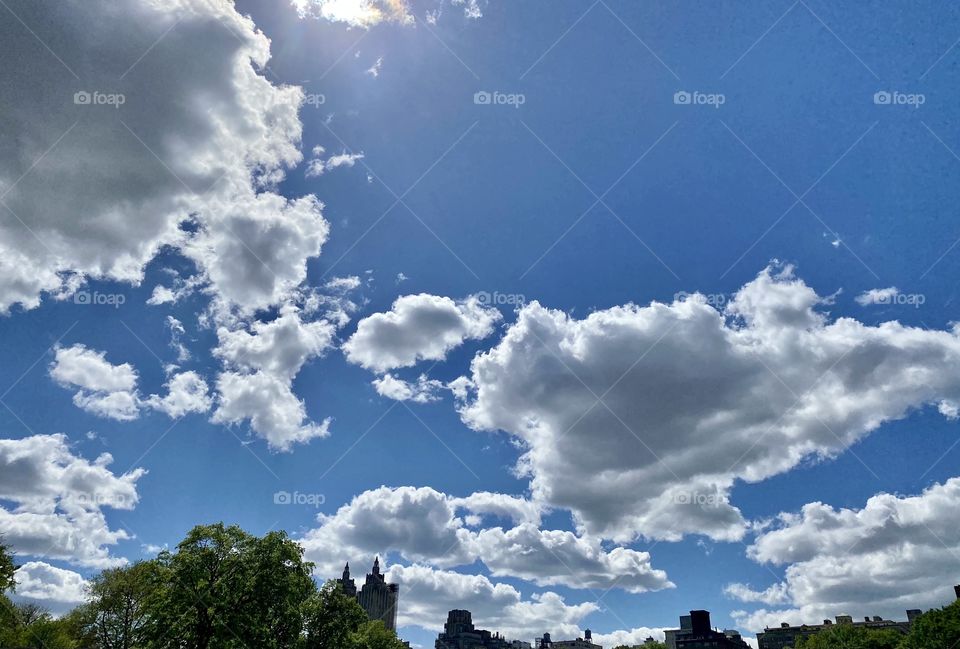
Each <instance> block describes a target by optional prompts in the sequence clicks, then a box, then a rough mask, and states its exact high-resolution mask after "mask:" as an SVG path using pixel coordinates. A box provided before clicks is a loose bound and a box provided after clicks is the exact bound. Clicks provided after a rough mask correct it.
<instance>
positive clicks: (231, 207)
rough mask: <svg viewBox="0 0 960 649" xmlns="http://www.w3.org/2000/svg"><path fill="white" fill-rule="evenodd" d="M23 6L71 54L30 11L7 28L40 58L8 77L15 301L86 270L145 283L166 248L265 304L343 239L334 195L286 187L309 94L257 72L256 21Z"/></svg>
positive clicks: (207, 12)
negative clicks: (336, 233) (331, 233)
mask: <svg viewBox="0 0 960 649" xmlns="http://www.w3.org/2000/svg"><path fill="white" fill-rule="evenodd" d="M10 9H11V11H12V12H15V13H16V14H17V15H18V16H19V17H20V18H21V19H22V21H23V23H25V24H27V25H34V26H37V25H40V26H42V30H41V31H42V41H43V42H45V43H49V44H51V47H52V49H53V50H54V51H55V53H56V56H53V55H52V54H51V52H48V51H46V50H45V48H44V46H43V44H42V43H41V39H38V38H37V37H36V36H35V35H34V34H33V33H31V31H30V30H28V29H26V28H24V25H23V24H21V22H20V21H17V20H8V21H4V22H3V23H2V25H0V41H2V42H3V43H4V45H5V48H6V49H7V50H9V51H12V52H17V54H18V56H20V57H22V58H24V59H28V60H31V61H32V62H33V64H32V65H30V66H27V67H20V68H16V69H11V70H9V71H8V72H9V73H8V74H7V75H6V77H5V82H4V83H3V84H2V87H0V105H3V106H4V120H5V124H6V126H7V127H8V129H9V130H10V131H11V132H16V133H18V137H17V139H16V141H15V142H13V143H12V146H8V147H6V148H4V150H3V153H2V154H0V191H3V193H4V202H5V204H6V205H8V206H9V208H10V209H11V210H12V211H13V212H14V213H16V214H17V216H18V219H14V220H5V221H3V225H0V311H6V310H7V309H8V308H9V307H10V306H11V305H13V304H16V303H19V304H21V305H23V307H25V308H32V307H36V306H37V305H38V304H39V302H40V298H41V296H42V294H43V293H44V292H50V293H53V294H62V293H63V292H69V291H70V290H75V289H76V287H78V286H79V285H80V284H81V281H80V280H82V279H84V278H98V279H109V280H117V281H121V282H129V283H133V284H135V283H138V282H139V281H140V280H141V279H142V278H143V269H144V266H145V265H146V264H147V262H149V261H150V260H151V259H152V258H153V257H154V256H155V255H156V253H157V252H158V251H159V250H160V249H161V248H162V247H163V246H170V247H171V248H172V249H174V250H177V251H179V252H181V253H183V254H185V255H186V256H188V257H189V258H190V259H191V260H192V261H193V262H195V263H196V265H197V267H198V269H199V273H200V276H201V277H202V278H203V281H204V282H205V283H206V285H207V290H208V291H209V292H210V293H212V294H213V295H214V297H215V298H216V299H217V300H219V301H221V302H222V303H223V305H224V306H225V308H234V307H235V308H237V309H239V310H240V311H243V312H245V313H250V312H252V311H253V310H254V309H257V308H263V307H266V306H269V305H272V304H276V303H278V302H279V301H281V299H282V298H283V296H285V295H286V294H288V293H289V292H290V291H292V290H294V289H295V288H296V287H297V285H299V284H300V283H301V282H302V281H303V279H304V278H305V276H306V261H307V259H308V258H310V257H315V256H317V255H318V254H319V252H320V246H321V245H322V244H323V243H324V241H325V240H326V238H327V234H328V226H327V223H326V221H324V219H323V217H322V215H321V207H322V206H321V204H320V203H319V202H318V201H317V200H316V198H315V197H313V196H305V197H301V198H294V199H287V198H285V197H283V196H281V195H279V194H277V193H275V192H274V191H273V190H272V188H273V187H274V185H275V184H276V183H277V182H279V181H280V180H282V178H283V175H284V170H285V169H287V168H290V167H293V166H295V165H296V164H297V163H299V161H300V160H301V158H302V156H301V154H300V151H299V142H300V136H301V128H302V127H301V123H300V120H299V118H298V115H297V113H298V110H299V106H300V103H301V102H302V100H303V93H302V91H301V90H300V89H299V88H298V87H296V86H275V85H273V84H271V83H270V82H269V81H268V80H267V79H266V78H264V76H262V75H261V74H259V73H258V70H260V69H262V68H263V67H264V66H265V65H266V63H267V61H268V59H269V55H270V54H269V48H270V43H269V40H268V39H267V38H266V37H265V36H264V35H263V34H262V33H261V32H259V31H258V30H257V29H256V27H255V25H254V24H253V22H252V21H251V20H250V19H249V18H247V17H244V16H242V15H240V14H239V13H238V12H237V11H236V9H235V8H234V6H233V4H232V3H227V2H209V1H208V0H177V1H176V2H153V1H150V0H87V1H85V2H76V3H70V4H67V5H62V6H61V5H57V6H54V5H51V4H49V3H43V2H40V3H37V2H31V1H30V0H11V2H10ZM201 59H202V60H203V61H204V62H205V65H202V66H198V65H195V63H196V61H198V60H201ZM68 66H69V69H68ZM131 66H132V67H131ZM74 93H78V94H77V95H76V99H75V95H74ZM84 93H86V94H84ZM120 97H122V105H120V106H119V107H117V106H116V104H117V103H120V99H119V98H120ZM108 99H109V100H110V101H111V102H112V105H106V104H104V103H103V102H104V101H107V100H108ZM37 106H44V107H46V108H45V110H43V111H37ZM188 215H189V217H190V219H191V220H192V222H193V227H191V228H188V229H181V228H180V225H181V223H182V222H183V221H184V220H185V219H186V218H187V217H188ZM175 297H176V295H175V293H174V292H173V291H171V290H170V289H167V291H163V290H159V292H157V293H155V295H154V298H155V299H153V300H152V302H163V301H168V300H170V299H175Z"/></svg>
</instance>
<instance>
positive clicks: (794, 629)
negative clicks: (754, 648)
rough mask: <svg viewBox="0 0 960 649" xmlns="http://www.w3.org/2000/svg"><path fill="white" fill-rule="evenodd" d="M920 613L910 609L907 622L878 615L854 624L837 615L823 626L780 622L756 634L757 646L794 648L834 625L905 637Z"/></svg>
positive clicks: (848, 617)
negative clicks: (880, 630)
mask: <svg viewBox="0 0 960 649" xmlns="http://www.w3.org/2000/svg"><path fill="white" fill-rule="evenodd" d="M920 612H921V611H920V610H919V609H910V610H909V611H907V620H906V621H905V622H895V621H893V620H885V619H883V618H882V617H880V616H879V615H874V616H873V617H872V618H870V617H865V618H863V621H862V622H854V620H853V618H852V617H851V616H849V615H838V616H836V618H834V619H835V620H836V622H834V621H832V620H824V621H823V624H800V625H795V626H794V625H790V624H788V623H786V622H782V623H781V624H780V626H779V627H773V628H770V627H767V628H765V629H764V630H763V633H758V634H757V645H758V646H759V647H760V649H786V648H787V647H795V646H796V643H797V640H799V639H800V638H808V637H810V636H812V635H816V634H817V633H819V632H820V631H823V630H824V629H829V628H830V627H832V626H834V625H835V624H837V625H849V626H854V627H866V628H869V629H893V630H894V631H899V632H900V633H902V634H903V635H907V634H908V633H909V632H910V624H911V623H912V622H913V620H914V619H916V618H917V616H919V615H920Z"/></svg>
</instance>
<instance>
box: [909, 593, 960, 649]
mask: <svg viewBox="0 0 960 649" xmlns="http://www.w3.org/2000/svg"><path fill="white" fill-rule="evenodd" d="M958 648H960V601H956V602H953V603H952V604H950V605H949V606H944V607H943V608H940V609H933V610H931V611H927V612H926V613H924V614H923V615H921V616H920V617H919V618H918V619H916V620H914V622H913V624H912V625H911V626H910V633H909V635H907V637H906V638H904V640H903V645H902V649H958Z"/></svg>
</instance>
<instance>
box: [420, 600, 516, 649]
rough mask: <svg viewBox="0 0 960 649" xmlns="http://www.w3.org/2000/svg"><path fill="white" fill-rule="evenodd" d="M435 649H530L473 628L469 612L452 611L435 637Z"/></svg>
mask: <svg viewBox="0 0 960 649" xmlns="http://www.w3.org/2000/svg"><path fill="white" fill-rule="evenodd" d="M434 647H435V649H530V643H528V642H520V641H519V640H507V639H506V638H504V637H503V636H501V635H500V634H499V633H491V632H490V631H486V630H484V629H478V628H476V627H475V626H473V616H472V615H471V614H470V611H464V610H462V609H454V610H452V611H450V612H449V613H447V622H446V624H444V625H443V631H442V632H441V633H440V635H439V636H437V641H436V643H434Z"/></svg>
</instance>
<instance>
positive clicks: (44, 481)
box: [0, 435, 145, 574]
mask: <svg viewBox="0 0 960 649" xmlns="http://www.w3.org/2000/svg"><path fill="white" fill-rule="evenodd" d="M112 461H113V458H112V457H111V456H110V454H109V453H104V454H102V455H100V456H99V457H98V458H97V459H96V460H95V461H94V462H90V461H88V460H85V459H83V458H81V457H78V456H76V455H74V454H73V452H72V451H71V450H70V447H69V445H68V442H67V438H66V436H65V435H35V436H32V437H26V438H23V439H17V440H13V439H0V500H5V501H9V502H12V503H13V504H14V507H13V508H12V509H7V508H5V507H0V529H2V530H3V533H4V542H5V543H8V544H10V545H11V546H12V547H13V550H14V552H15V553H16V554H18V555H29V556H34V557H45V558H49V559H56V560H62V561H68V562H70V563H74V564H77V565H80V566H85V567H91V568H107V567H111V566H117V565H122V564H124V563H126V560H125V559H121V558H116V557H112V556H110V553H109V546H113V545H116V544H117V543H118V542H119V541H121V540H124V539H127V538H129V536H128V534H127V533H126V532H124V531H123V530H111V529H110V528H109V526H108V525H107V521H106V518H105V517H104V513H103V508H105V507H110V508H113V509H123V510H129V509H133V508H134V506H136V504H137V502H138V500H139V496H138V494H137V489H136V482H137V480H139V479H140V477H141V476H142V475H144V473H145V471H144V470H143V469H135V470H133V471H130V472H128V473H124V474H122V475H119V476H118V475H116V474H114V473H113V472H112V471H110V469H109V468H108V467H109V465H110V463H111V462H112ZM28 574H29V571H28Z"/></svg>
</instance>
